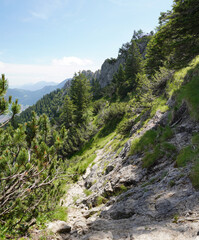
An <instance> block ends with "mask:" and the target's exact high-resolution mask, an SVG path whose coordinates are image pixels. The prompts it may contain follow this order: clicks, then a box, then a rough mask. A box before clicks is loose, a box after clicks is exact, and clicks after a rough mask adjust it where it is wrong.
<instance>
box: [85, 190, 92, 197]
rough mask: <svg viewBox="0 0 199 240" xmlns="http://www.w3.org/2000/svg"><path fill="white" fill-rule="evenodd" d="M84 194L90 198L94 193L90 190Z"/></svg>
mask: <svg viewBox="0 0 199 240" xmlns="http://www.w3.org/2000/svg"><path fill="white" fill-rule="evenodd" d="M84 194H85V195H86V196H87V197H88V196H90V195H91V194H92V191H91V190H88V189H84Z"/></svg>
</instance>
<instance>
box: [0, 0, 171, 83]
mask: <svg viewBox="0 0 199 240" xmlns="http://www.w3.org/2000/svg"><path fill="white" fill-rule="evenodd" d="M172 3H173V1H172V0H0V32H1V36H0V74H2V73H4V74H5V75H6V78H7V79H8V81H9V85H10V86H12V85H15V86H16V85H22V84H25V83H36V82H38V81H54V82H61V81H63V80H64V79H66V78H70V77H73V75H74V73H75V72H78V71H81V70H92V71H96V70H97V69H99V68H100V67H101V65H102V64H103V62H104V60H105V59H107V58H111V57H117V55H118V50H119V48H120V47H121V46H122V44H123V43H126V42H129V41H130V40H131V38H132V36H133V32H134V30H136V31H137V30H139V29H142V30H143V31H144V32H145V33H148V32H150V31H152V30H155V28H156V27H157V25H158V17H159V15H160V12H164V11H167V10H170V9H171V6H172Z"/></svg>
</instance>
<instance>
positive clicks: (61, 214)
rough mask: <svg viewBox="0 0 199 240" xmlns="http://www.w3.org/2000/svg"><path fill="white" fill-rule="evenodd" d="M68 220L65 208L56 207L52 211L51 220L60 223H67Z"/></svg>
mask: <svg viewBox="0 0 199 240" xmlns="http://www.w3.org/2000/svg"><path fill="white" fill-rule="evenodd" d="M67 218H68V209H67V207H63V206H57V207H56V209H55V210H54V212H53V214H52V216H51V219H52V220H53V221H54V220H61V221H65V222H66V221H67Z"/></svg>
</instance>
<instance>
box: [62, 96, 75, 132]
mask: <svg viewBox="0 0 199 240" xmlns="http://www.w3.org/2000/svg"><path fill="white" fill-rule="evenodd" d="M74 111H75V106H74V104H73V102H72V100H71V99H70V97H69V96H68V95H66V97H65V100H64V105H63V112H62V114H61V116H60V118H61V122H62V123H63V124H64V126H65V127H66V129H68V128H70V127H72V126H73V125H74V121H75V115H74Z"/></svg>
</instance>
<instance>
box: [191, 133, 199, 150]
mask: <svg viewBox="0 0 199 240" xmlns="http://www.w3.org/2000/svg"><path fill="white" fill-rule="evenodd" d="M191 140H192V144H193V145H194V146H197V147H199V133H195V134H194V135H193V137H192V139H191Z"/></svg>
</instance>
